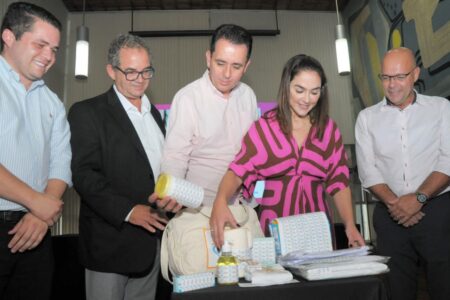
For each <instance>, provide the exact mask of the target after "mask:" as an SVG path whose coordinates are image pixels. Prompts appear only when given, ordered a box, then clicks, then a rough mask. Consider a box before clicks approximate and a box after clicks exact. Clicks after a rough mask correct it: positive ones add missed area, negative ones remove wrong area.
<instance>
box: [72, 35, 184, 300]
mask: <svg viewBox="0 0 450 300" xmlns="http://www.w3.org/2000/svg"><path fill="white" fill-rule="evenodd" d="M106 71H107V73H108V75H109V77H111V79H112V80H113V81H114V84H113V86H112V87H111V88H110V89H109V90H108V91H107V92H106V93H104V94H101V95H99V96H97V97H94V98H92V99H88V100H85V101H81V102H79V103H76V104H74V105H73V106H72V108H71V109H70V112H69V115H68V119H69V123H70V126H71V130H72V138H71V144H72V152H73V160H72V173H73V182H74V187H75V189H76V191H77V192H78V193H79V194H80V197H81V207H80V222H79V224H80V230H79V232H80V248H79V249H80V258H81V262H82V264H83V265H84V266H85V268H86V271H85V275H86V296H87V299H117V300H122V299H133V300H136V299H137V300H140V299H154V296H155V292H156V285H157V279H158V274H159V238H160V234H161V231H162V230H163V229H164V227H165V224H166V223H167V218H166V217H165V215H164V214H162V212H161V211H160V210H159V209H158V207H156V206H155V205H154V204H151V203H149V201H148V197H149V196H150V194H151V193H152V192H153V190H154V185H155V181H156V179H157V178H158V175H159V169H160V159H161V152H162V144H163V141H164V133H165V130H164V125H163V122H162V120H161V116H160V114H159V112H158V110H157V109H156V107H155V106H154V105H153V104H151V103H150V101H149V99H148V98H147V96H146V95H145V90H146V89H147V88H148V86H149V84H150V79H151V78H152V77H153V75H154V73H155V70H154V68H153V66H152V61H151V55H150V51H149V49H148V47H147V45H146V44H145V42H144V41H143V40H142V39H141V38H139V37H136V36H133V35H129V34H127V35H119V36H118V37H117V38H116V39H114V40H113V41H112V43H111V45H110V48H109V52H108V65H107V66H106ZM180 208H181V206H180V205H178V204H176V203H175V202H174V201H172V202H170V203H166V205H164V209H165V210H167V211H172V212H176V211H177V210H179V209H180Z"/></svg>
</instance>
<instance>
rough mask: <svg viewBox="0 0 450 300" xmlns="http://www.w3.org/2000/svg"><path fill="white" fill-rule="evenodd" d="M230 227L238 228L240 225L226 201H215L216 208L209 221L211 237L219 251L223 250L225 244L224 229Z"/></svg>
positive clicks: (214, 207)
mask: <svg viewBox="0 0 450 300" xmlns="http://www.w3.org/2000/svg"><path fill="white" fill-rule="evenodd" d="M225 225H229V226H231V227H232V228H237V227H238V223H237V222H236V220H235V219H234V216H233V214H232V213H231V211H230V209H229V208H228V205H227V204H226V202H225V201H217V199H216V201H214V206H213V209H212V212H211V218H210V220H209V227H210V228H211V237H212V239H213V241H214V244H215V245H216V247H217V249H220V248H222V245H223V243H224V228H225Z"/></svg>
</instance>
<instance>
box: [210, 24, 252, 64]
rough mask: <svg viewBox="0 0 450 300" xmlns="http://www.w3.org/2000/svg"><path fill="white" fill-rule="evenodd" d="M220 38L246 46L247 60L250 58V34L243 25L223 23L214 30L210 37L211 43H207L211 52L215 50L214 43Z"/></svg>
mask: <svg viewBox="0 0 450 300" xmlns="http://www.w3.org/2000/svg"><path fill="white" fill-rule="evenodd" d="M220 39H226V40H228V41H230V42H231V43H233V44H236V45H242V44H244V45H245V46H247V50H248V51H247V60H248V59H250V56H251V54H252V44H253V38H252V35H251V34H250V33H249V32H248V31H247V30H246V29H244V28H243V27H241V26H238V25H234V24H223V25H220V26H219V27H217V28H216V30H214V32H213V35H212V37H211V43H210V45H209V51H211V53H213V52H214V50H216V43H217V41H218V40H220Z"/></svg>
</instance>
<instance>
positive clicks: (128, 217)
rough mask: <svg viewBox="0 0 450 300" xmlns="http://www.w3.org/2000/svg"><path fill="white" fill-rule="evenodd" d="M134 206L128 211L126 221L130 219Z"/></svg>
mask: <svg viewBox="0 0 450 300" xmlns="http://www.w3.org/2000/svg"><path fill="white" fill-rule="evenodd" d="M133 209H134V207H133V208H132V209H131V210H130V212H129V213H128V215H127V217H126V218H125V222H129V221H130V216H131V213H132V212H133Z"/></svg>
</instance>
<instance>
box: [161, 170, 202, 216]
mask: <svg viewBox="0 0 450 300" xmlns="http://www.w3.org/2000/svg"><path fill="white" fill-rule="evenodd" d="M155 192H156V194H157V195H158V197H160V198H163V197H165V196H170V197H172V198H174V199H175V200H177V202H178V203H180V204H181V205H184V206H186V207H190V208H197V207H199V206H200V205H201V204H202V202H203V195H204V190H203V188H202V187H201V186H198V185H196V184H193V183H192V182H189V181H187V180H184V179H181V178H177V177H174V176H172V175H169V174H161V175H159V177H158V181H157V182H156V186H155Z"/></svg>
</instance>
